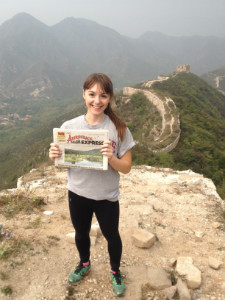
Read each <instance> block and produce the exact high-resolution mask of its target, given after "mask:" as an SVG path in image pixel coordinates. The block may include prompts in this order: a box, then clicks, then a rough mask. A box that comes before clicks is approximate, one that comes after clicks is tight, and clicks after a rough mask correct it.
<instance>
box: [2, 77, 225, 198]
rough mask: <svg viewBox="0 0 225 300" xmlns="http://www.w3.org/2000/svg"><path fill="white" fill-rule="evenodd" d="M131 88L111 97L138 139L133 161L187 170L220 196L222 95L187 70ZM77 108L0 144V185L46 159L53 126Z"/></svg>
mask: <svg viewBox="0 0 225 300" xmlns="http://www.w3.org/2000/svg"><path fill="white" fill-rule="evenodd" d="M133 89H134V90H136V91H137V92H138V93H137V94H134V95H133V96H128V95H123V94H122V92H121V93H119V94H118V95H117V98H116V102H115V109H116V110H117V111H118V113H119V114H120V115H121V116H122V118H123V119H124V120H125V121H126V122H127V124H128V126H129V128H130V129H131V131H132V134H133V136H134V138H135V140H136V142H137V145H136V147H135V148H134V150H133V151H132V152H133V163H134V164H135V165H140V164H144V165H150V166H161V167H169V168H173V169H176V170H185V169H191V170H193V171H194V172H197V173H200V174H204V175H205V176H206V177H208V178H211V179H212V180H213V182H214V183H215V184H216V186H217V188H218V192H219V194H220V195H221V197H223V198H224V197H225V165H224V161H225V141H224V139H225V135H224V132H225V97H224V96H223V95H222V94H221V93H220V92H218V91H217V90H216V89H214V88H212V87H211V86H209V85H208V84H207V83H206V82H205V81H203V80H202V79H200V78H199V77H197V76H196V75H194V74H192V73H178V74H177V73H173V74H171V75H170V76H168V78H167V79H166V80H163V81H158V80H156V81H155V83H153V84H152V85H151V87H147V86H146V84H145V83H143V82H142V83H140V84H138V85H136V86H135V87H133ZM146 95H147V96H146ZM149 95H153V96H151V97H152V98H151V97H150V98H148V97H149ZM151 99H153V100H154V99H156V100H154V101H156V102H154V101H153V100H151ZM160 107H162V108H161V109H160ZM82 112H84V107H80V108H79V109H78V107H76V108H75V109H74V110H71V111H70V112H69V113H67V114H65V115H63V116H60V117H58V118H57V119H56V120H54V121H51V122H49V123H48V122H45V123H44V124H42V126H41V127H40V128H38V129H35V130H33V131H32V132H29V133H28V134H25V135H24V136H23V137H21V136H20V137H18V138H14V139H13V140H12V142H11V143H10V142H8V143H7V145H6V146H5V147H3V148H1V151H0V154H1V155H0V157H1V161H0V164H1V168H0V172H1V178H2V181H1V188H7V187H13V186H15V184H16V179H17V178H18V177H20V176H21V175H23V174H24V173H25V172H26V171H28V170H29V168H33V167H36V166H37V165H38V164H40V163H41V162H44V161H46V162H47V161H48V158H47V150H48V147H49V143H50V141H51V140H52V128H53V127H58V126H60V125H61V124H62V123H63V121H64V120H66V119H71V118H73V117H75V116H77V115H80V114H81V113H82ZM15 165H16V166H17V168H16V169H15V167H14V166H15Z"/></svg>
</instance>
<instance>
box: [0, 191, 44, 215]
mask: <svg viewBox="0 0 225 300" xmlns="http://www.w3.org/2000/svg"><path fill="white" fill-rule="evenodd" d="M43 205H45V202H44V199H43V198H42V197H37V198H33V197H29V196H27V195H25V194H18V195H14V196H12V195H10V196H1V197H0V213H1V214H2V215H4V216H5V217H6V218H12V217H14V216H15V215H16V214H18V213H19V212H21V211H23V212H26V213H31V212H32V211H33V210H34V208H40V207H41V206H43Z"/></svg>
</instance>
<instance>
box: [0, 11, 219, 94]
mask: <svg viewBox="0 0 225 300" xmlns="http://www.w3.org/2000/svg"><path fill="white" fill-rule="evenodd" d="M224 52H225V39H221V38H216V37H197V36H193V37H176V38H175V37H170V36H166V35H162V34H160V33H152V32H147V33H145V34H143V35H142V36H141V37H140V38H138V39H133V38H128V37H126V36H123V35H120V34H119V33H118V32H116V31H115V30H112V29H110V28H108V27H105V26H102V25H100V24H98V23H96V22H93V21H89V20H85V19H75V18H67V19H65V20H63V21H61V22H60V23H58V24H56V25H54V26H47V25H45V24H43V23H42V22H40V21H39V20H37V19H35V18H34V17H32V16H30V15H28V14H26V13H21V14H18V15H16V16H15V17H14V18H12V19H10V20H8V21H6V22H5V23H4V24H2V25H1V26H0V65H1V69H0V79H1V80H0V100H5V99H11V98H13V99H20V98H22V99H56V98H63V99H65V98H71V97H74V96H76V95H78V93H79V92H80V87H81V86H82V83H83V81H84V79H85V78H86V76H87V75H88V74H90V73H92V72H105V73H107V74H108V75H109V76H110V77H111V78H112V80H113V82H114V84H115V87H117V88H122V87H123V86H124V85H132V84H135V83H136V82H140V81H146V80H148V79H151V78H154V77H156V76H158V75H159V74H168V73H171V72H172V71H173V70H174V69H175V68H176V66H177V65H178V64H185V63H186V64H190V65H191V70H192V72H194V73H196V74H202V73H205V72H208V71H209V70H213V69H216V68H220V67H221V66H224V65H225V57H224Z"/></svg>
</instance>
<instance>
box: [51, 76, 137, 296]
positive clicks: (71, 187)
mask: <svg viewBox="0 0 225 300" xmlns="http://www.w3.org/2000/svg"><path fill="white" fill-rule="evenodd" d="M113 97H114V95H113V85H112V82H111V80H110V79H109V77H108V76H106V75H105V74H101V73H100V74H92V75H90V76H89V77H88V78H87V79H86V81H85V82H84V85H83V98H84V100H85V104H86V107H87V113H86V115H82V116H79V117H77V118H75V119H72V120H69V121H66V122H65V123H64V124H63V125H62V126H61V128H62V129H77V130H90V129H107V130H109V140H108V141H105V142H104V144H103V146H102V147H101V152H102V154H103V155H106V156H107V157H108V164H109V168H108V170H107V171H100V170H93V169H81V168H68V184H67V188H68V196H69V209H70V216H71V220H72V223H73V226H74V228H75V231H76V235H75V242H76V246H77V249H78V252H79V256H80V263H79V265H78V266H77V267H76V268H75V270H74V271H73V272H72V273H71V274H70V275H69V279H68V280H69V282H70V283H75V282H77V281H79V280H80V279H81V278H82V277H83V276H84V275H86V274H87V273H88V272H89V270H90V267H91V263H90V237H89V232H90V228H91V222H92V216H93V213H95V215H96V218H97V220H98V223H99V226H100V228H101V231H102V233H103V235H104V237H105V238H106V240H107V242H108V252H109V257H110V265H111V272H110V276H111V279H112V284H113V290H114V292H115V294H116V295H117V296H121V295H123V293H124V291H125V285H124V283H123V280H122V277H121V274H120V271H119V267H120V260H121V254H122V242H121V238H120V234H119V230H118V226H119V202H118V196H119V179H120V175H119V172H122V173H124V174H126V173H129V171H130V169H131V149H132V148H133V146H134V145H135V143H134V140H133V138H132V135H131V133H130V131H129V129H128V128H127V127H126V125H125V123H124V122H123V121H122V120H120V119H119V118H118V117H117V115H116V114H115V113H114V111H113V110H112V108H111V101H112V99H113ZM60 156H61V153H60V150H59V148H58V145H57V144H54V143H52V144H51V146H50V149H49V157H50V159H51V160H52V161H54V159H55V158H56V157H60Z"/></svg>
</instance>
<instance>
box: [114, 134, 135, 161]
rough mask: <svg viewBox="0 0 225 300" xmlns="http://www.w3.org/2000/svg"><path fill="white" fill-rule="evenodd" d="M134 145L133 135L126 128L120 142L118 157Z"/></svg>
mask: <svg viewBox="0 0 225 300" xmlns="http://www.w3.org/2000/svg"><path fill="white" fill-rule="evenodd" d="M134 146H135V142H134V139H133V136H132V134H131V132H130V130H129V128H127V129H126V135H125V138H124V140H123V141H122V142H120V146H119V151H118V157H119V158H120V157H122V156H123V155H124V154H125V153H126V152H127V151H128V150H131V149H132V148H133V147H134Z"/></svg>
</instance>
